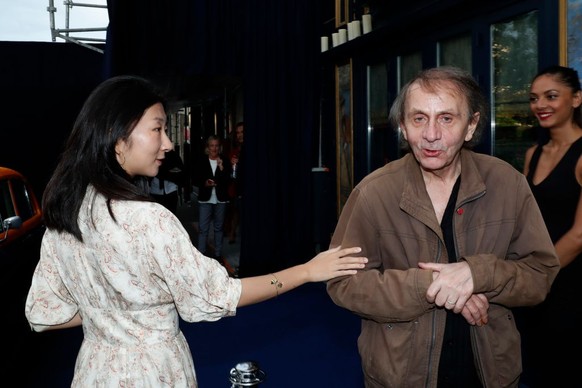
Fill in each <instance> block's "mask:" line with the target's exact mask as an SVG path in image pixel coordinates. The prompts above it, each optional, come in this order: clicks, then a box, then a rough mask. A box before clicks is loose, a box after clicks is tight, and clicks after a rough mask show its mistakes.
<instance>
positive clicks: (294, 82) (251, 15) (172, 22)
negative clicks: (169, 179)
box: [106, 0, 321, 276]
mask: <svg viewBox="0 0 582 388" xmlns="http://www.w3.org/2000/svg"><path fill="white" fill-rule="evenodd" d="M108 7H109V14H110V25H109V31H108V37H107V49H106V63H107V66H108V68H109V74H111V75H116V74H129V73H133V74H140V75H144V76H148V77H150V78H154V79H157V80H159V81H160V82H163V83H164V84H165V85H166V86H167V88H168V90H169V91H170V92H171V93H173V94H175V95H179V96H180V98H184V97H186V98H187V97H188V95H190V94H192V93H195V91H193V90H188V88H189V85H191V83H189V82H188V81H189V78H190V77H200V76H202V77H205V76H211V75H216V74H223V75H239V76H241V77H242V79H243V85H244V120H245V164H244V168H245V171H244V176H245V196H244V201H243V209H242V225H241V227H242V246H241V259H240V269H239V272H240V275H241V276H249V275H256V274H263V273H268V272H273V271H276V270H279V269H282V268H286V267H289V266H291V265H294V264H298V263H303V262H305V261H306V260H308V259H309V258H311V257H312V255H313V254H314V252H315V249H314V243H313V230H312V228H313V215H312V213H313V210H312V172H311V168H312V167H314V166H315V165H316V164H317V153H316V151H317V139H318V129H319V127H318V126H319V90H320V89H319V83H320V80H319V75H320V70H319V68H320V64H319V55H320V53H319V36H320V30H321V18H320V9H319V7H320V5H319V2H317V1H312V0H277V1H272V0H248V1H240V0H239V1H235V0H196V1H192V0H183V1H171V2H166V1H159V0H158V1H155V0H109V1H108Z"/></svg>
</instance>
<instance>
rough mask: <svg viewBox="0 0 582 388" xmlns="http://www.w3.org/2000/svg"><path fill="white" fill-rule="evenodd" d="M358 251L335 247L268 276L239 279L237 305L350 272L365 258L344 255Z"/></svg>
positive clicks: (354, 272)
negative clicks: (303, 262) (239, 288)
mask: <svg viewBox="0 0 582 388" xmlns="http://www.w3.org/2000/svg"><path fill="white" fill-rule="evenodd" d="M360 251H361V249H360V248H345V249H341V247H337V248H333V249H329V250H327V251H323V252H321V253H319V254H318V255H317V256H315V257H314V258H312V259H311V260H310V261H308V262H307V263H305V264H300V265H296V266H294V267H291V268H287V269H284V270H282V271H278V272H276V273H273V274H269V275H262V276H253V277H249V278H243V279H241V282H242V293H241V297H240V300H239V302H238V307H242V306H246V305H249V304H254V303H258V302H262V301H264V300H267V299H270V298H273V297H275V296H277V295H279V294H283V293H285V292H287V291H291V290H292V289H294V288H296V287H299V286H300V285H302V284H305V283H308V282H321V281H326V280H329V279H332V278H335V277H338V276H346V275H354V274H356V273H357V270H358V269H362V268H364V266H365V263H367V262H368V259H367V258H365V257H353V256H348V255H352V254H356V253H359V252H360Z"/></svg>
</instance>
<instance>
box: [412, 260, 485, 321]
mask: <svg viewBox="0 0 582 388" xmlns="http://www.w3.org/2000/svg"><path fill="white" fill-rule="evenodd" d="M418 266H419V267H420V268H422V269H429V270H432V271H433V282H432V283H431V285H430V286H429V287H428V290H427V291H426V300H427V301H428V302H429V303H435V304H436V305H437V306H441V307H444V308H446V309H448V310H453V311H454V312H455V313H460V312H461V310H462V309H463V306H465V303H466V302H467V300H469V298H470V297H471V295H472V294H473V276H472V275H471V269H470V268H469V264H467V263H466V262H464V261H462V262H458V263H449V264H439V263H419V264H418Z"/></svg>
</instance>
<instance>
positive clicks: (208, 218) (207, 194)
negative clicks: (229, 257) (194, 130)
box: [194, 135, 231, 262]
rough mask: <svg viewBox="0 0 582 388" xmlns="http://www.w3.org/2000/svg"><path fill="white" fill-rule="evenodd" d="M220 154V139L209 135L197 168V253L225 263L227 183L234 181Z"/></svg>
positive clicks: (227, 162)
mask: <svg viewBox="0 0 582 388" xmlns="http://www.w3.org/2000/svg"><path fill="white" fill-rule="evenodd" d="M221 152H222V149H221V144H220V138H219V137H218V136H216V135H210V136H208V138H207V139H206V148H205V152H204V155H202V156H201V157H200V158H199V159H198V161H197V163H196V164H195V166H194V175H195V177H194V182H195V185H196V186H198V206H199V210H198V212H199V223H198V228H199V232H198V250H199V251H200V252H202V253H203V254H205V255H210V256H213V257H215V258H216V259H217V260H218V261H220V262H224V261H225V259H224V258H223V257H222V243H223V238H224V218H225V216H226V205H227V203H228V201H229V197H228V184H229V182H230V179H231V176H230V175H231V167H230V162H229V161H228V159H225V158H224V156H223V155H222V154H221ZM210 224H212V225H213V231H214V249H213V252H212V253H211V252H209V251H208V249H207V248H208V237H209V231H210Z"/></svg>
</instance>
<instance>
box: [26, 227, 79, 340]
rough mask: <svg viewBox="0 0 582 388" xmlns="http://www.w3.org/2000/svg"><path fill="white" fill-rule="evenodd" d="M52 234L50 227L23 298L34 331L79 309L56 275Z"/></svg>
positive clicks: (55, 322) (44, 327)
mask: <svg viewBox="0 0 582 388" xmlns="http://www.w3.org/2000/svg"><path fill="white" fill-rule="evenodd" d="M54 237H55V235H54V234H53V232H50V231H47V232H46V233H45V236H44V237H43V240H42V245H41V251H40V260H39V262H38V264H37V266H36V269H35V271H34V275H33V277H32V282H31V286H30V289H29V291H28V296H27V299H26V305H25V315H26V319H27V320H28V322H29V324H30V327H31V328H32V329H33V330H34V331H43V330H46V329H47V328H48V327H49V326H53V325H59V324H63V323H66V322H69V321H70V320H71V319H72V318H73V317H74V316H75V314H77V312H78V306H77V303H76V301H75V300H74V298H73V297H72V295H71V294H70V293H69V291H68V289H67V287H66V286H65V284H64V283H63V281H62V279H61V277H60V275H59V271H58V262H57V261H56V249H55V248H56V246H55V243H56V241H57V240H55V238H54Z"/></svg>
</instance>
